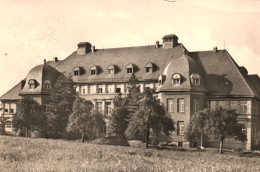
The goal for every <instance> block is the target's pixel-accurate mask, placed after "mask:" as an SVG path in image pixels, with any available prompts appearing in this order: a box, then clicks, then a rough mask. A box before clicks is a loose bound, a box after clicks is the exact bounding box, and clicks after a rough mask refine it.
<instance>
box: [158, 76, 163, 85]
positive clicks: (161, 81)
mask: <svg viewBox="0 0 260 172" xmlns="http://www.w3.org/2000/svg"><path fill="white" fill-rule="evenodd" d="M158 84H159V85H162V84H163V76H162V75H160V76H159V79H158Z"/></svg>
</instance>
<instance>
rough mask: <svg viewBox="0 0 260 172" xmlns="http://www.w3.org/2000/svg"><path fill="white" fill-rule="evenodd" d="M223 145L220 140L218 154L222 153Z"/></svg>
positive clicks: (222, 140)
mask: <svg viewBox="0 0 260 172" xmlns="http://www.w3.org/2000/svg"><path fill="white" fill-rule="evenodd" d="M223 144H224V139H221V140H220V146H219V153H220V154H222V153H223Z"/></svg>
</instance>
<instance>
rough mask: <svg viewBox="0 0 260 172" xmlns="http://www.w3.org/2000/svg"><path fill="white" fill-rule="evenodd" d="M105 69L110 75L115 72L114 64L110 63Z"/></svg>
mask: <svg viewBox="0 0 260 172" xmlns="http://www.w3.org/2000/svg"><path fill="white" fill-rule="evenodd" d="M107 71H108V74H110V75H113V74H115V65H114V64H111V65H110V66H108V68H107Z"/></svg>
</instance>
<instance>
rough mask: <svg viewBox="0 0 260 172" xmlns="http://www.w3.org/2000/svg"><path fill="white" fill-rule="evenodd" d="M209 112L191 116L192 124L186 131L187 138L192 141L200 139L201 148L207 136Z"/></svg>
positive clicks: (205, 111)
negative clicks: (204, 137) (204, 136)
mask: <svg viewBox="0 0 260 172" xmlns="http://www.w3.org/2000/svg"><path fill="white" fill-rule="evenodd" d="M208 120H209V111H208V110H203V111H200V112H198V113H196V114H194V115H193V116H191V120H190V123H189V125H188V127H187V130H186V134H185V136H186V138H187V139H188V140H192V139H193V138H194V137H196V138H197V137H200V146H201V148H203V135H205V134H207V131H208V129H209V125H208Z"/></svg>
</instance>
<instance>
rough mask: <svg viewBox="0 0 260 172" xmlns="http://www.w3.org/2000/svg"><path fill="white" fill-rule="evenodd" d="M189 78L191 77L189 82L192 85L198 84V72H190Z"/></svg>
mask: <svg viewBox="0 0 260 172" xmlns="http://www.w3.org/2000/svg"><path fill="white" fill-rule="evenodd" d="M190 79H191V83H192V84H193V85H200V75H199V74H196V73H193V74H191V76H190Z"/></svg>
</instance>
